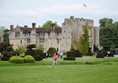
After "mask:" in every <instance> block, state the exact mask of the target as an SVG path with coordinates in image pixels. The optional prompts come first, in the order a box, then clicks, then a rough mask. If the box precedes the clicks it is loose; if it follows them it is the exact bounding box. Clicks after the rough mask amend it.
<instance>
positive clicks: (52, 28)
mask: <svg viewBox="0 0 118 83" xmlns="http://www.w3.org/2000/svg"><path fill="white" fill-rule="evenodd" d="M51 31H52V32H55V24H54V23H52V24H51Z"/></svg>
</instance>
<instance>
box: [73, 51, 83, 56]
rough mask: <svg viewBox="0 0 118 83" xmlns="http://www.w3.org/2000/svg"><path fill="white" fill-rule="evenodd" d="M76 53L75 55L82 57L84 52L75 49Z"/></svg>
mask: <svg viewBox="0 0 118 83" xmlns="http://www.w3.org/2000/svg"><path fill="white" fill-rule="evenodd" d="M74 53H75V57H82V54H81V53H80V51H79V50H75V51H74Z"/></svg>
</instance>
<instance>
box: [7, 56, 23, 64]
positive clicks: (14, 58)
mask: <svg viewBox="0 0 118 83" xmlns="http://www.w3.org/2000/svg"><path fill="white" fill-rule="evenodd" d="M9 62H11V63H24V58H22V57H20V56H12V57H11V58H10V59H9Z"/></svg>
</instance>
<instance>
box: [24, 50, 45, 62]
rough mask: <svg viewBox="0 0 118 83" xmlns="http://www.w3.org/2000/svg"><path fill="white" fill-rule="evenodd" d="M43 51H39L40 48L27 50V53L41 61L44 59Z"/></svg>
mask: <svg viewBox="0 0 118 83" xmlns="http://www.w3.org/2000/svg"><path fill="white" fill-rule="evenodd" d="M41 53H42V51H39V50H27V51H26V52H25V55H31V56H32V57H33V58H34V59H35V60H36V61H41V60H43V57H42V56H41Z"/></svg>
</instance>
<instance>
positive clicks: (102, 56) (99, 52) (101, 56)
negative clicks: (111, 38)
mask: <svg viewBox="0 0 118 83" xmlns="http://www.w3.org/2000/svg"><path fill="white" fill-rule="evenodd" d="M96 58H104V50H99V51H98V52H97V56H96Z"/></svg>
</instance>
